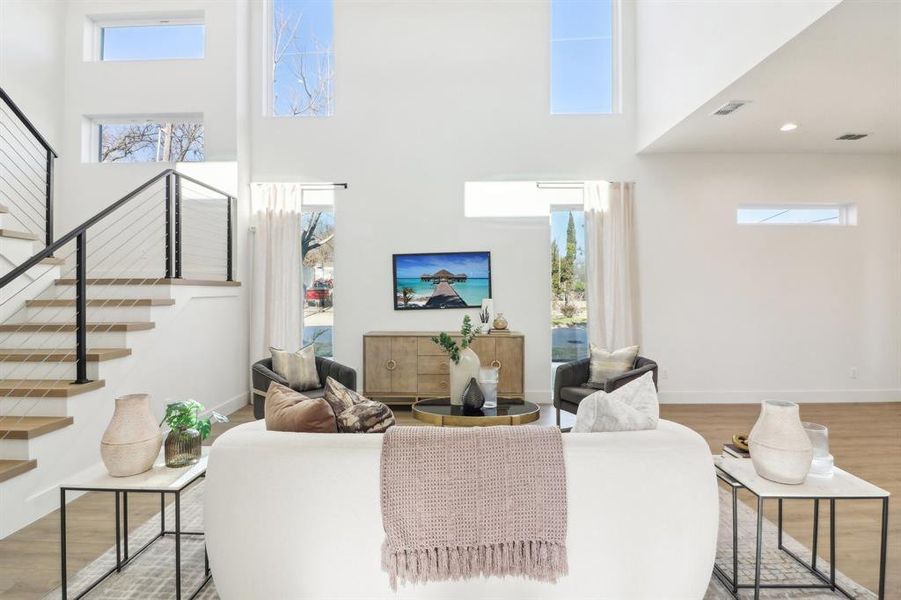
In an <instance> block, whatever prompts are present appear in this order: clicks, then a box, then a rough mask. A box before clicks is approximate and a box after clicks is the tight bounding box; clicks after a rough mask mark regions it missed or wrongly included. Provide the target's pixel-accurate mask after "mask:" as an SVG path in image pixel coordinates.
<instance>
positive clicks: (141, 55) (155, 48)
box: [100, 24, 205, 60]
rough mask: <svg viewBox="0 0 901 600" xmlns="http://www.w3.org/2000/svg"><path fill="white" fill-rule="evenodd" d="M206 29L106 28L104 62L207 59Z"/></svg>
mask: <svg viewBox="0 0 901 600" xmlns="http://www.w3.org/2000/svg"><path fill="white" fill-rule="evenodd" d="M204 37H205V29H204V26H203V25H187V24H185V25H128V26H121V27H119V26H116V27H104V28H103V31H102V41H101V48H100V59H101V60H167V59H177V58H203V48H204Z"/></svg>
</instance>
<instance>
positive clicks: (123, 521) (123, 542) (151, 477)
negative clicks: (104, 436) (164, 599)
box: [59, 448, 211, 600]
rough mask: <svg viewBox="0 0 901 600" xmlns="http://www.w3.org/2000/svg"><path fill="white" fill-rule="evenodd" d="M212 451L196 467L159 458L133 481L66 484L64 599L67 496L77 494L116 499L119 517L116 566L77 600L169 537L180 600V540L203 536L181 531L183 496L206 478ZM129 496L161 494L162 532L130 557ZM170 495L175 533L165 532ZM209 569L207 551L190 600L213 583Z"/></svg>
mask: <svg viewBox="0 0 901 600" xmlns="http://www.w3.org/2000/svg"><path fill="white" fill-rule="evenodd" d="M208 451H209V449H208V448H203V456H202V457H201V458H200V461H199V462H198V463H197V464H194V465H191V466H188V467H183V468H180V469H170V468H168V467H166V464H165V460H164V458H163V456H162V453H161V454H160V456H159V458H157V460H156V462H155V463H154V465H153V468H152V469H150V470H149V471H146V472H144V473H140V474H138V475H133V476H131V477H112V476H110V475H106V474H104V475H101V476H99V477H95V478H94V479H91V480H88V481H78V482H67V483H65V484H63V485H61V486H60V488H59V526H60V577H61V583H60V589H61V590H62V598H63V600H66V599H67V598H68V597H69V596H68V593H69V591H68V581H67V576H66V550H67V547H66V493H67V492H71V491H77V492H107V493H111V494H113V495H114V496H115V514H116V564H115V566H113V567H112V568H111V569H110V570H109V571H107V572H106V573H104V574H103V575H101V576H100V577H99V578H98V579H96V580H94V581H93V582H91V583H90V584H89V585H88V586H87V587H86V588H85V589H83V590H82V591H80V592H79V593H78V595H77V596H74V600H78V599H79V598H82V597H84V596H85V595H86V594H88V593H89V592H90V591H91V590H93V589H94V588H96V587H97V586H98V585H100V584H101V583H102V582H103V581H104V580H105V579H106V578H107V577H109V576H110V575H112V574H113V573H119V572H121V571H122V569H124V568H125V567H126V566H127V565H128V564H129V563H130V562H131V561H133V560H134V559H135V558H137V557H138V556H140V555H141V553H143V552H144V551H145V550H147V549H148V548H149V547H150V546H151V545H152V544H153V543H154V542H156V541H158V540H161V539H162V538H164V537H165V536H167V535H170V536H173V537H174V539H175V598H176V600H181V598H182V590H181V538H182V536H184V535H189V536H203V532H202V531H182V528H181V494H182V492H184V491H185V490H186V489H187V488H188V487H189V486H190V485H191V484H192V483H194V482H196V481H198V480H199V479H201V478H202V477H204V476H205V475H206V465H207V453H208ZM129 494H159V495H160V530H159V533H157V534H156V535H155V536H154V537H153V538H152V539H151V540H150V541H148V542H147V543H146V544H144V545H143V546H141V547H140V548H139V549H138V550H137V551H136V552H134V553H131V554H129V550H128V495H129ZM167 494H171V495H172V496H174V498H175V523H174V526H175V528H174V529H166V495H167ZM210 579H211V575H210V566H209V561H208V560H207V559H206V550H204V578H203V581H202V582H201V583H200V586H199V587H198V588H197V589H196V590H194V591H193V592H192V593H191V595H190V596H188V597H189V598H194V597H195V596H197V594H199V593H200V591H201V590H202V589H203V588H204V587H205V586H206V584H207V583H208V582H209V581H210Z"/></svg>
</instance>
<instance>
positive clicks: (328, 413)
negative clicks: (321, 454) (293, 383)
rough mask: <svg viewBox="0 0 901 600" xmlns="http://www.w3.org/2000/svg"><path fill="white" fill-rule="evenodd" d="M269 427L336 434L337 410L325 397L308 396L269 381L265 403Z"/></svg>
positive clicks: (278, 429) (272, 429) (267, 425)
mask: <svg viewBox="0 0 901 600" xmlns="http://www.w3.org/2000/svg"><path fill="white" fill-rule="evenodd" d="M264 413H265V418H266V429H268V430H269V431H291V432H294V433H337V432H338V426H337V423H336V421H335V413H333V412H332V408H331V407H330V406H329V404H328V402H326V401H325V400H323V399H322V398H307V397H306V396H304V395H303V394H301V393H299V392H295V391H294V390H292V389H291V388H289V387H285V386H283V385H281V384H278V383H276V382H274V381H273V382H272V383H270V384H269V390H268V391H267V392H266V403H265V405H264Z"/></svg>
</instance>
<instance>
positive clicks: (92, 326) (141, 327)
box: [0, 321, 156, 333]
mask: <svg viewBox="0 0 901 600" xmlns="http://www.w3.org/2000/svg"><path fill="white" fill-rule="evenodd" d="M87 326H88V331H95V332H100V333H105V332H108V331H109V332H120V331H146V330H148V329H153V328H154V327H156V323H153V322H151V321H134V322H129V321H118V322H114V321H111V322H109V323H88V324H87ZM75 329H76V327H75V323H3V324H0V332H3V333H10V332H17V331H27V332H31V331H39V332H44V333H55V332H69V331H75Z"/></svg>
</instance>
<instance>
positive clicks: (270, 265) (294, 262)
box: [250, 183, 303, 361]
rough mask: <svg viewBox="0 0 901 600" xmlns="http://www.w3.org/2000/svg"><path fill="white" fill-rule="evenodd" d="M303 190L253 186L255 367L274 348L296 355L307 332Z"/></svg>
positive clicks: (274, 185) (291, 186) (293, 186)
mask: <svg viewBox="0 0 901 600" xmlns="http://www.w3.org/2000/svg"><path fill="white" fill-rule="evenodd" d="M301 195H302V189H301V187H300V186H299V185H296V184H289V183H265V184H254V185H253V186H252V189H251V207H252V215H251V222H252V225H253V227H254V229H255V233H254V238H253V295H252V306H251V313H252V314H251V332H250V335H251V342H250V345H251V347H250V350H251V353H252V354H251V356H252V358H253V360H254V361H257V360H260V359H261V358H265V357H267V356H269V347H270V346H275V347H277V348H284V349H285V350H288V351H290V352H293V351H295V350H297V349H298V348H300V344H301V339H302V331H303V274H302V267H303V264H302V260H303V257H302V256H301V241H300V240H301Z"/></svg>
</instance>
